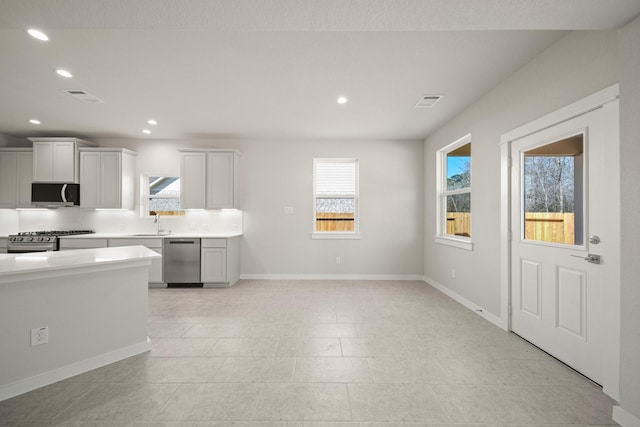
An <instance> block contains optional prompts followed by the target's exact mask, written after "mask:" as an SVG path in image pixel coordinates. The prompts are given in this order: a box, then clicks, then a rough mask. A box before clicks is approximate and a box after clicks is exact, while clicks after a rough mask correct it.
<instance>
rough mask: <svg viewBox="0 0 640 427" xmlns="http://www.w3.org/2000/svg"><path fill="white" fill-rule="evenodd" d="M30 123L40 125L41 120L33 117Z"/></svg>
mask: <svg viewBox="0 0 640 427" xmlns="http://www.w3.org/2000/svg"><path fill="white" fill-rule="evenodd" d="M29 123H31V124H32V125H39V124H40V120H38V119H31V120H29Z"/></svg>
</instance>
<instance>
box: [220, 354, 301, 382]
mask: <svg viewBox="0 0 640 427" xmlns="http://www.w3.org/2000/svg"><path fill="white" fill-rule="evenodd" d="M294 365H295V359H294V358H293V357H274V358H268V357H228V358H226V359H225V361H224V363H223V364H222V366H221V367H220V369H219V370H218V371H217V373H216V375H215V377H214V378H213V380H212V381H213V382H258V383H269V382H280V383H286V382H291V379H292V377H293V367H294Z"/></svg>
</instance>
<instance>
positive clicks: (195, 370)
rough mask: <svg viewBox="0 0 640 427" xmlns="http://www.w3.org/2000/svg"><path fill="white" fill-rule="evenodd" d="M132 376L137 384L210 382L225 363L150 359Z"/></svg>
mask: <svg viewBox="0 0 640 427" xmlns="http://www.w3.org/2000/svg"><path fill="white" fill-rule="evenodd" d="M142 362H143V363H142V364H141V365H139V367H138V370H137V371H136V372H133V373H132V374H131V381H132V382H137V383H201V382H210V381H212V380H213V378H214V377H215V375H216V373H217V372H218V370H219V369H220V367H221V366H222V364H223V363H224V359H223V358H218V357H148V358H145V359H143V360H142Z"/></svg>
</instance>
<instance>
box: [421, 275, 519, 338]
mask: <svg viewBox="0 0 640 427" xmlns="http://www.w3.org/2000/svg"><path fill="white" fill-rule="evenodd" d="M422 280H424V282H425V283H426V284H428V285H429V286H432V287H434V288H436V289H437V290H439V291H440V292H442V293H443V294H445V295H447V296H448V297H450V298H452V299H454V300H456V301H457V302H459V303H460V304H462V305H464V306H465V307H467V308H468V309H469V310H471V311H473V312H474V313H476V314H477V315H478V316H481V317H483V318H485V319H487V320H488V321H489V322H491V323H493V324H494V325H496V326H497V327H499V328H500V329H504V330H505V331H506V330H507V322H506V320H503V319H502V318H500V317H498V316H496V315H494V314H492V313H489V312H488V311H486V310H485V309H483V308H482V307H480V306H479V305H477V304H475V303H473V302H471V301H469V300H468V299H466V298H465V297H463V296H462V295H460V294H458V293H456V292H454V291H452V290H451V289H449V288H448V287H446V286H444V285H443V284H441V283H438V282H437V281H435V280H433V279H432V278H430V277H428V276H423V278H422Z"/></svg>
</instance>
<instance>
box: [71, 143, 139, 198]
mask: <svg viewBox="0 0 640 427" xmlns="http://www.w3.org/2000/svg"><path fill="white" fill-rule="evenodd" d="M79 151H80V207H82V208H100V209H133V207H134V190H135V183H134V180H135V172H136V164H135V158H136V155H137V154H136V153H135V152H134V151H129V150H127V149H124V148H80V150H79Z"/></svg>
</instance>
